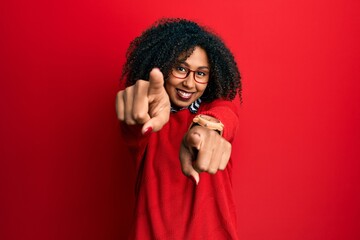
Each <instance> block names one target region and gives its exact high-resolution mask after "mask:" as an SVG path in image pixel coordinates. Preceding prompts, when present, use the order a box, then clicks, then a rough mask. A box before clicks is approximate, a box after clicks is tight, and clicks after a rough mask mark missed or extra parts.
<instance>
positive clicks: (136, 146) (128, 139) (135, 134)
mask: <svg viewBox="0 0 360 240" xmlns="http://www.w3.org/2000/svg"><path fill="white" fill-rule="evenodd" d="M141 128H142V125H140V124H137V125H127V124H126V123H124V122H120V134H121V136H122V138H123V142H124V144H125V145H126V146H127V147H128V148H129V150H130V152H131V154H132V155H133V156H135V158H136V160H138V158H141V156H142V155H143V153H144V151H145V149H146V146H147V144H148V142H149V138H150V135H151V134H150V135H148V136H144V135H143V134H142V133H141Z"/></svg>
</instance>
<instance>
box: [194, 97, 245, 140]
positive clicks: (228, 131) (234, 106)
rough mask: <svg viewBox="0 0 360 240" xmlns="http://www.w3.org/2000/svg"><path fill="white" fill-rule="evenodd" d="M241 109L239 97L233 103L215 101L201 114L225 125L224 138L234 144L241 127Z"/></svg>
mask: <svg viewBox="0 0 360 240" xmlns="http://www.w3.org/2000/svg"><path fill="white" fill-rule="evenodd" d="M239 108H240V100H239V98H238V97H237V98H235V99H234V100H233V101H225V100H215V101H213V102H211V103H209V104H207V105H206V106H205V107H204V108H203V109H202V110H201V112H200V113H201V114H204V115H208V116H212V117H214V118H216V119H218V120H220V121H221V122H222V123H223V124H224V131H223V137H224V138H225V139H226V140H227V141H229V142H232V141H233V138H234V136H235V134H236V132H237V130H238V126H239Z"/></svg>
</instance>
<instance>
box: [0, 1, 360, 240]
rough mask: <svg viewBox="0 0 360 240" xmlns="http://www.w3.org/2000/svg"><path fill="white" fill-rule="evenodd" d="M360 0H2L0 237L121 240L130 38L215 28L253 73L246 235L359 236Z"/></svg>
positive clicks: (240, 149)
mask: <svg viewBox="0 0 360 240" xmlns="http://www.w3.org/2000/svg"><path fill="white" fill-rule="evenodd" d="M359 3H360V2H359V1H357V0H353V1H351V0H333V1H325V0H318V1H313V0H303V1H295V0H289V1H285V0H282V1H281V0H272V1H265V0H251V1H250V0H240V1H236V0H229V1H226V0H225V1H221V2H219V1H214V2H209V1H205V0H200V1H191V0H184V1H181V2H171V1H159V0H154V1H147V0H139V1H114V0H105V1H79V0H72V1H69V0H66V1H45V0H38V1H24V0H23V1H21V0H14V1H2V2H1V3H0V18H1V23H0V29H1V38H0V49H1V52H0V58H1V64H0V96H1V101H0V110H1V118H0V138H1V144H0V164H1V165H0V194H1V195H0V204H1V205H0V239H9V240H10V239H124V238H125V237H126V234H127V229H128V227H129V221H130V217H131V211H132V207H133V193H134V190H133V178H134V173H133V170H134V169H133V165H132V164H131V163H129V162H127V161H125V160H126V156H127V152H126V149H124V148H123V147H122V145H121V140H120V137H119V135H118V122H117V119H116V116H115V108H114V99H115V94H116V91H117V89H118V79H119V76H120V72H121V65H122V64H123V62H124V59H125V51H126V48H127V47H128V44H129V42H130V40H131V39H133V38H134V37H135V36H137V35H138V34H140V33H141V31H142V30H144V29H145V28H146V27H148V26H149V25H150V24H151V23H153V22H154V21H155V20H157V19H158V18H160V17H185V18H190V19H192V20H196V21H198V22H200V23H201V24H205V25H208V26H210V27H211V28H212V29H213V30H214V31H215V32H217V33H219V34H220V35H221V36H222V37H223V39H224V41H225V42H226V43H227V44H228V46H229V47H230V48H231V49H232V50H233V52H234V55H235V57H236V59H237V61H238V64H239V67H240V70H241V73H242V76H243V84H244V92H243V98H244V103H243V105H242V113H241V120H240V123H239V124H240V126H241V127H240V128H241V132H240V134H239V136H238V139H237V142H236V143H235V144H234V145H235V146H234V151H235V153H236V154H238V155H240V156H241V159H238V161H237V162H235V170H236V175H235V176H234V185H235V186H236V188H235V194H236V203H237V207H238V220H239V235H240V237H241V239H247V240H260V239H276V240H289V239H291V240H302V239H327V240H335V239H336V240H342V239H347V240H355V239H360V230H359V229H360V206H359V205H360V204H359V203H360V187H359V183H360V181H359V180H360V179H359V178H360V177H359V174H360V163H359V160H360V124H359V123H360V106H359V105H360V95H359V92H360V67H359V63H360V57H359V56H360V44H359V42H360V31H359V30H360V29H359V23H360V17H359V16H360V15H359V9H360V8H359V7H360V6H359V5H360V4H359Z"/></svg>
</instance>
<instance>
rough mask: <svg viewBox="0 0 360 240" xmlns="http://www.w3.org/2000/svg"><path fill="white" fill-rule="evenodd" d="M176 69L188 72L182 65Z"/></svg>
mask: <svg viewBox="0 0 360 240" xmlns="http://www.w3.org/2000/svg"><path fill="white" fill-rule="evenodd" d="M176 70H177V71H179V72H187V71H186V68H184V67H182V66H178V67H176Z"/></svg>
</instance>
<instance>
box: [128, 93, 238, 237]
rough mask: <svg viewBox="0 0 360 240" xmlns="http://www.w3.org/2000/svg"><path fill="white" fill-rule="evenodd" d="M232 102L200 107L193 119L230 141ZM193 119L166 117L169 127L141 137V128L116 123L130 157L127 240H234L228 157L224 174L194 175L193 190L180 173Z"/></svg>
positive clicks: (234, 124) (233, 114)
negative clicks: (132, 199) (218, 128)
mask: <svg viewBox="0 0 360 240" xmlns="http://www.w3.org/2000/svg"><path fill="white" fill-rule="evenodd" d="M238 102H239V99H238V98H235V100H234V101H233V102H230V101H223V100H216V101H213V102H212V103H202V104H201V106H200V108H199V110H198V114H199V113H202V114H206V115H210V116H213V117H216V118H218V119H220V120H221V121H222V123H223V124H224V125H225V128H224V133H223V137H224V138H225V139H227V140H228V141H230V142H232V141H233V138H234V134H235V132H236V129H237V126H238V105H239V104H236V103H238ZM194 116H195V114H192V113H191V112H190V111H189V110H187V109H185V110H181V111H179V112H177V113H171V115H170V120H169V122H168V123H167V124H166V125H165V126H164V127H163V128H162V129H161V130H160V131H159V132H156V133H152V134H150V136H147V137H144V136H142V135H141V132H140V130H141V126H135V127H130V126H127V125H125V124H122V131H123V134H124V136H126V139H127V140H126V142H127V143H128V144H129V147H130V149H131V151H132V153H133V156H134V157H135V161H136V169H137V179H136V204H135V206H136V209H135V218H134V223H133V228H132V230H131V234H130V239H141V240H144V239H174V240H175V239H176V240H177V239H179V240H187V239H195V240H197V239H216V240H221V239H238V237H237V231H236V212H235V206H234V201H233V191H232V178H231V176H232V160H233V159H232V157H233V156H232V157H231V158H230V160H229V163H228V165H227V167H226V169H225V170H224V171H218V172H217V173H216V174H215V175H210V174H208V173H201V174H200V182H199V185H197V186H196V184H195V183H194V182H193V181H192V180H191V179H190V178H188V177H186V176H184V175H183V173H182V171H181V166H180V160H179V150H180V143H181V140H182V138H183V136H184V134H185V133H186V132H187V130H188V128H189V125H190V124H191V122H192V119H193V118H194Z"/></svg>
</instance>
